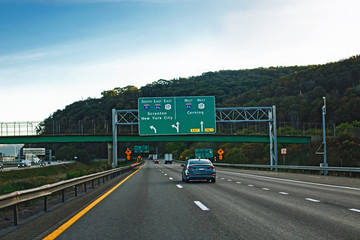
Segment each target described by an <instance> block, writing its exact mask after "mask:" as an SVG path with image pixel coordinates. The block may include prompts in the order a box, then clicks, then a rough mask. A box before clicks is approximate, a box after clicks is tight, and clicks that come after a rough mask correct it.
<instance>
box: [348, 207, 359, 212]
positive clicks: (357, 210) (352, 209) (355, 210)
mask: <svg viewBox="0 0 360 240" xmlns="http://www.w3.org/2000/svg"><path fill="white" fill-rule="evenodd" d="M349 210H350V211H353V212H358V213H360V209H356V208H350V209H349Z"/></svg>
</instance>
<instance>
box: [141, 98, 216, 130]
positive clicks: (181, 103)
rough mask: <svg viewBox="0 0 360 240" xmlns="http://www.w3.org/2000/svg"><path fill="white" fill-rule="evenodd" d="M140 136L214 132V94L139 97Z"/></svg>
mask: <svg viewBox="0 0 360 240" xmlns="http://www.w3.org/2000/svg"><path fill="white" fill-rule="evenodd" d="M138 107H139V109H138V111H139V134H140V135H176V134H212V133H215V132H216V119H215V97H160V98H139V100H138Z"/></svg>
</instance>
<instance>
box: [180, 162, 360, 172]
mask: <svg viewBox="0 0 360 240" xmlns="http://www.w3.org/2000/svg"><path fill="white" fill-rule="evenodd" d="M174 161H176V162H180V163H185V161H180V160H174ZM213 164H214V165H215V166H224V167H240V168H256V169H288V170H310V171H332V172H360V168H355V167H321V166H319V167H317V166H294V165H277V166H270V165H255V164H231V163H213Z"/></svg>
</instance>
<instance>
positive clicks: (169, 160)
mask: <svg viewBox="0 0 360 240" xmlns="http://www.w3.org/2000/svg"><path fill="white" fill-rule="evenodd" d="M164 159H165V164H167V163H170V164H172V161H173V156H172V154H171V153H165V156H164Z"/></svg>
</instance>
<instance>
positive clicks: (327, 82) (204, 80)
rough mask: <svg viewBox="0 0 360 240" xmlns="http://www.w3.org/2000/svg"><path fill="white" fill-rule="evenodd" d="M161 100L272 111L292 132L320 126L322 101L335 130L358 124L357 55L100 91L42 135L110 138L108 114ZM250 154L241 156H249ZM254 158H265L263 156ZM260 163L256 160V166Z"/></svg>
mask: <svg viewBox="0 0 360 240" xmlns="http://www.w3.org/2000/svg"><path fill="white" fill-rule="evenodd" d="M121 84H122V83H121V82H119V83H114V85H115V86H116V85H121ZM99 91H101V89H99ZM166 96H215V99H216V106H217V107H244V106H248V107H256V106H260V107H265V106H272V105H276V107H277V120H278V123H281V122H286V123H289V125H290V126H292V127H293V128H295V129H294V131H296V127H298V128H300V125H301V124H304V123H320V122H321V107H322V105H323V99H322V97H324V96H325V97H326V99H327V112H326V122H327V124H328V125H332V126H334V127H335V126H339V125H340V124H342V123H351V122H354V121H359V120H360V111H359V109H360V55H357V56H354V57H351V58H349V59H345V60H341V61H339V62H334V63H328V64H325V65H309V66H293V67H271V68H257V69H246V70H222V71H217V72H207V73H203V74H202V75H200V76H192V77H188V78H179V79H171V80H164V79H161V80H158V81H155V82H153V83H151V84H147V85H146V86H143V87H141V88H138V87H136V86H132V85H129V86H127V87H122V88H118V87H117V88H114V89H113V90H103V91H102V97H101V98H98V99H87V100H84V101H79V102H75V103H73V104H71V105H68V106H66V108H65V109H63V110H58V111H56V112H55V113H53V114H52V115H51V116H50V117H49V118H47V119H45V120H44V123H43V127H44V128H43V133H45V134H46V133H49V134H51V133H74V132H75V133H79V132H80V133H86V129H92V130H91V131H92V132H89V133H108V134H110V133H111V110H112V109H113V108H115V109H118V110H121V109H136V108H137V100H138V98H139V97H166ZM354 125H358V123H357V122H355V124H354ZM279 126H280V124H279ZM342 126H344V124H343V125H342ZM104 128H105V129H107V130H106V132H104ZM240 134H241V133H240ZM336 144H338V143H336ZM355 145H356V144H355ZM241 147H243V146H241ZM248 148H249V149H251V147H250V145H249V146H248ZM356 148H358V149H360V146H358V144H357V145H356ZM234 149H235V148H234ZM237 149H238V150H232V154H235V155H236V152H237V151H239V152H238V155H239V154H240V155H241V154H242V155H244V152H243V151H242V152H241V150H239V147H237ZM249 149H248V150H246V151H248V154H250V155H251V151H250V150H249ZM105 152H106V150H104V151H102V154H105ZM255 152H256V151H255ZM257 153H258V154H259V153H261V154H260V155H264V154H265V155H266V151H265V150H264V151H263V152H262V151H260V152H259V151H257ZM359 154H360V150H359ZM95 155H99V154H98V153H95ZM350 155H351V154H350ZM350 157H352V156H347V158H350ZM263 158H264V157H263ZM263 158H261V157H259V156H257V159H260V160H259V161H260V162H261V161H262V160H261V159H263Z"/></svg>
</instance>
